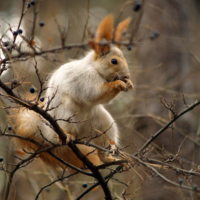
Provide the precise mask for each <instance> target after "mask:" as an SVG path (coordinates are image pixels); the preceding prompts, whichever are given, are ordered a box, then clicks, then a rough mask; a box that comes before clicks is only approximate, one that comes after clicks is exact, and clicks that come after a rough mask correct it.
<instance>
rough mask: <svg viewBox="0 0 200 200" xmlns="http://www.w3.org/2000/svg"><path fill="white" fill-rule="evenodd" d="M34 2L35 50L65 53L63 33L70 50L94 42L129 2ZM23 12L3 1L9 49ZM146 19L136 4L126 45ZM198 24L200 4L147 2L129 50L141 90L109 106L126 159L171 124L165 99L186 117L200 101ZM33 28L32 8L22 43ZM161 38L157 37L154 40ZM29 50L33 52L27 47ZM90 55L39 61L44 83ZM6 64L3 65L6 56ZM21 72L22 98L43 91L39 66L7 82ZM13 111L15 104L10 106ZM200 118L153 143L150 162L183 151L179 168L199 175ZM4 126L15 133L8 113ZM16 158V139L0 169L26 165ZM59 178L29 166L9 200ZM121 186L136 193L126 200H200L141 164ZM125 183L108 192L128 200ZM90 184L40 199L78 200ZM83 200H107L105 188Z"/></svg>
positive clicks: (193, 0)
mask: <svg viewBox="0 0 200 200" xmlns="http://www.w3.org/2000/svg"><path fill="white" fill-rule="evenodd" d="M35 2H36V4H35V7H36V10H37V11H38V14H37V21H36V27H35V37H34V42H35V46H37V47H38V48H42V49H48V48H54V47H58V46H61V45H62V43H61V36H60V31H59V30H62V31H64V33H66V34H65V36H66V41H65V44H70V43H80V42H84V41H87V40H88V39H89V38H90V37H92V35H94V33H95V30H96V28H97V26H98V24H99V22H100V21H101V20H102V19H103V18H104V17H105V16H106V15H107V14H109V13H113V14H114V15H115V16H116V18H117V17H119V14H120V9H121V8H122V7H123V5H124V4H125V2H126V1H124V0H90V1H89V0H74V1H72V0H56V1H55V0H48V1H47V0H36V1H35ZM133 2H134V1H133ZM142 6H143V5H142ZM21 9H22V1H21V0H7V1H3V0H1V1H0V35H1V37H2V35H3V34H5V36H4V37H3V39H2V40H3V41H4V42H5V41H11V40H12V34H11V33H10V31H9V30H8V29H9V25H10V26H11V27H12V29H13V30H16V29H17V26H18V23H19V19H20V15H21ZM139 12H140V11H137V12H135V11H134V10H133V5H132V4H129V5H128V6H126V7H124V9H123V12H122V15H121V17H120V21H121V20H123V19H125V18H126V17H131V18H132V23H131V25H130V27H129V30H128V33H127V40H128V38H129V37H130V35H131V32H132V30H133V28H134V26H135V22H136V20H137V18H138V15H139ZM199 20H200V1H199V0H182V1H179V0H163V1H159V0H148V1H146V3H145V5H144V12H143V15H142V19H141V22H140V24H139V29H138V31H137V34H136V35H135V37H134V41H136V42H137V45H134V46H133V47H132V49H131V50H128V49H127V47H122V51H123V53H124V56H125V58H126V59H127V61H128V64H129V68H130V71H131V76H132V77H131V80H132V82H133V84H134V89H133V90H131V91H129V92H128V93H121V94H120V95H119V96H118V97H117V98H116V99H115V100H113V102H112V103H110V104H109V105H106V106H105V107H106V108H107V109H108V110H109V112H110V113H111V114H112V115H113V116H114V118H115V120H116V122H117V124H118V125H119V129H120V133H121V135H120V141H121V146H122V147H126V146H128V147H126V148H125V149H124V151H127V152H128V153H130V154H134V153H135V152H136V151H137V149H139V148H140V147H141V146H142V145H143V144H144V143H145V142H146V141H147V139H148V138H150V137H151V136H152V135H153V134H155V133H156V132H157V131H158V130H159V129H160V128H162V127H163V126H164V125H166V123H167V122H168V121H170V119H171V118H172V115H171V113H170V112H169V110H167V109H166V108H165V107H164V106H163V105H162V104H161V101H160V97H159V96H161V97H162V98H163V99H165V100H166V102H168V103H169V104H170V103H171V102H174V101H175V103H174V110H175V111H176V112H181V111H182V110H184V109H185V108H186V105H185V103H184V100H185V102H186V104H187V105H191V104H192V103H194V102H195V101H196V100H197V99H200V90H199V79H200V78H199V77H200V50H199V46H200V26H199ZM41 21H42V22H44V23H45V25H44V26H43V27H41V26H40V25H39V23H40V22H41ZM8 23H9V24H8ZM32 23H33V6H32V5H31V7H30V8H29V9H28V8H27V10H26V13H25V17H24V18H23V21H22V25H21V29H22V30H23V35H24V36H26V37H27V38H29V37H31V30H32ZM155 32H156V34H157V36H156V37H154V36H153V35H152V34H155ZM21 41H22V39H21V38H20V37H18V39H17V44H19V43H21ZM22 47H23V48H24V49H26V48H27V47H26V45H24V46H22ZM88 50H89V49H78V48H72V49H70V50H65V51H62V52H61V53H53V54H51V53H50V54H46V55H45V56H40V57H37V58H36V60H37V62H38V66H39V70H40V72H41V74H42V76H43V77H45V76H46V75H48V74H51V73H52V72H53V71H54V70H56V69H57V68H58V67H59V66H60V65H61V64H62V63H65V62H68V61H70V60H71V59H78V58H80V57H83V56H84V54H85V53H86V52H87V51H88ZM1 57H3V54H2V52H1ZM16 71H17V74H18V76H20V77H27V79H26V84H24V85H23V87H22V88H21V90H20V91H18V92H19V93H20V94H25V93H26V92H28V91H29V88H30V86H31V85H34V86H35V87H39V83H38V80H37V77H36V75H35V69H34V60H33V58H30V59H28V60H26V61H21V62H16V63H14V64H13V66H12V68H11V69H9V70H7V71H6V72H5V73H3V75H2V77H1V80H3V81H5V82H8V83H9V82H11V80H12V79H13V78H15V76H16ZM183 93H184V100H183ZM165 100H164V101H165ZM7 103H8V104H9V102H7ZM199 111H200V107H196V108H195V109H194V110H192V111H190V112H189V113H187V114H185V115H184V116H182V117H181V118H180V119H178V120H177V121H176V122H175V123H174V124H173V128H170V129H168V130H166V131H165V132H164V133H162V134H161V135H160V136H159V137H158V138H157V139H156V140H155V141H154V143H155V144H156V146H155V145H152V146H151V147H152V150H151V152H150V153H149V155H148V156H149V157H150V158H155V159H158V160H161V161H163V160H164V159H166V158H167V157H170V156H171V155H175V154H176V153H177V152H178V149H179V148H180V149H181V153H180V155H179V156H178V158H177V159H176V160H175V161H174V162H173V165H174V166H177V167H179V168H183V169H187V170H190V169H193V170H196V171H198V166H199V164H200V158H199V156H198V154H199V145H198V144H199V143H200V129H199V121H200V120H199V119H200V114H199ZM0 125H1V129H2V130H4V129H5V128H6V127H7V125H8V122H7V120H6V116H5V113H4V112H3V111H2V110H0ZM186 136H187V137H186ZM183 141H184V142H183ZM194 141H196V143H194ZM153 146H154V148H153ZM16 153H17V152H16V149H15V147H14V145H13V143H12V141H11V139H10V138H6V137H0V156H1V157H3V158H4V161H3V162H2V163H1V164H2V165H3V166H6V167H7V168H8V169H11V168H12V164H16V163H17V162H19V160H18V159H16V158H15V157H14V154H16ZM18 156H19V155H18ZM23 156H25V155H22V157H23ZM104 173H105V172H104ZM58 174H59V171H55V170H52V169H50V168H49V167H48V166H46V165H45V164H43V163H42V162H41V161H40V160H39V159H34V161H33V162H32V163H30V164H29V165H28V166H26V167H25V168H22V169H20V170H18V171H17V172H16V173H15V175H14V180H13V183H12V186H11V193H10V197H9V199H16V200H24V199H35V197H36V195H37V193H38V192H39V190H40V188H42V187H43V186H45V185H47V184H48V183H50V182H51V181H52V180H54V179H55V178H56V176H57V175H58ZM162 174H163V175H164V176H166V177H167V178H169V179H170V180H172V181H174V182H177V181H178V179H179V178H182V179H183V181H184V184H185V185H187V186H191V187H192V186H193V185H197V186H198V187H200V178H199V177H198V176H189V175H186V174H183V173H177V172H176V171H175V170H166V171H162ZM114 178H115V179H117V180H119V181H120V182H123V183H125V184H128V185H129V187H127V189H126V194H128V195H125V197H126V199H134V200H136V199H137V200H143V199H145V200H153V199H163V200H164V199H170V198H172V199H174V200H178V199H198V198H199V197H198V195H197V194H196V193H194V192H191V191H186V190H181V189H180V188H177V187H173V186H171V185H169V184H167V183H165V182H164V181H163V180H161V179H160V178H158V177H156V176H155V175H154V174H153V173H151V172H150V171H149V170H146V169H145V168H144V167H142V166H140V165H137V164H136V165H135V166H134V167H133V168H132V169H130V170H129V171H127V172H124V173H121V174H117V175H115V176H114ZM7 181H8V180H7V175H6V173H5V172H4V171H2V170H1V171H0V194H3V191H5V185H6V183H7ZM120 182H118V181H116V180H111V181H110V184H109V186H110V188H111V191H112V194H113V195H114V196H115V198H116V199H125V198H123V197H122V193H123V192H124V189H125V188H126V186H125V185H124V184H122V183H120ZM83 183H87V184H88V186H90V185H92V184H93V183H94V179H89V178H88V177H85V176H83V175H78V176H74V177H72V178H70V179H67V180H64V181H63V182H59V183H56V184H54V185H52V186H50V187H48V188H47V189H45V190H44V191H43V192H42V193H41V195H40V197H39V199H41V200H42V199H43V200H45V199H49V200H52V199H56V200H59V199H70V200H72V199H76V197H77V196H78V195H79V194H81V193H82V192H83V191H84V190H85V189H84V188H83V187H82V184H83ZM2 198H3V197H2ZM83 199H97V200H100V199H104V196H103V192H102V190H101V188H100V187H98V188H95V189H94V190H93V191H91V192H90V193H89V194H87V195H86V196H85V197H84V198H83Z"/></svg>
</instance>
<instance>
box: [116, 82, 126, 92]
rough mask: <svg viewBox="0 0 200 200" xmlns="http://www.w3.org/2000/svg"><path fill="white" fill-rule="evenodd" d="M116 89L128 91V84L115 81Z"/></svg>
mask: <svg viewBox="0 0 200 200" xmlns="http://www.w3.org/2000/svg"><path fill="white" fill-rule="evenodd" d="M115 88H116V89H117V90H119V91H126V83H125V82H123V81H121V80H117V81H115Z"/></svg>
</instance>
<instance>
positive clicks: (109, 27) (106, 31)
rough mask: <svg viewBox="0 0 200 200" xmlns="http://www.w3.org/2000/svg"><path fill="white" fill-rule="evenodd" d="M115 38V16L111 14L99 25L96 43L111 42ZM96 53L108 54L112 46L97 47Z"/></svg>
mask: <svg viewBox="0 0 200 200" xmlns="http://www.w3.org/2000/svg"><path fill="white" fill-rule="evenodd" d="M112 36H113V15H112V14H110V15H108V16H107V17H105V18H104V19H103V20H102V21H101V23H100V24H99V27H98V29H97V32H96V37H95V42H96V43H99V42H101V41H102V42H103V41H105V42H109V41H111V40H112ZM94 49H95V51H96V53H97V54H106V53H108V52H109V51H110V46H108V45H98V44H96V45H95V48H94Z"/></svg>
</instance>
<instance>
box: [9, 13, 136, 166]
mask: <svg viewBox="0 0 200 200" xmlns="http://www.w3.org/2000/svg"><path fill="white" fill-rule="evenodd" d="M129 23H130V18H127V19H125V20H124V21H122V22H121V23H119V25H118V26H117V27H116V28H115V29H114V31H113V15H111V14H110V15H108V16H107V17H105V18H104V19H103V20H102V21H101V22H100V24H99V26H98V29H97V31H96V35H95V38H94V39H93V40H90V41H89V45H90V47H91V48H92V50H91V51H90V52H89V53H87V54H86V55H85V57H83V58H82V59H80V60H74V61H71V62H69V63H66V64H64V65H62V66H61V67H60V68H59V69H57V70H56V71H55V73H53V75H52V76H51V78H50V80H49V82H48V85H47V90H46V94H45V99H46V100H48V101H49V102H50V106H51V108H55V109H49V111H48V113H49V114H50V115H51V116H52V117H54V119H64V120H57V122H58V124H59V126H60V127H61V128H62V130H63V131H64V132H65V133H66V134H67V137H68V138H70V137H71V138H73V139H77V140H83V139H85V140H90V142H91V143H94V144H96V145H99V146H102V147H105V148H107V147H108V146H118V145H119V138H118V136H119V131H118V128H117V124H116V123H115V120H114V119H113V117H112V116H111V115H110V114H109V112H108V111H107V110H106V109H105V108H104V106H103V104H106V103H109V102H110V101H111V100H112V99H113V98H115V97H116V96H117V95H118V94H119V93H120V92H121V91H127V90H129V89H132V88H133V84H132V82H131V80H130V72H129V68H128V64H127V61H126V59H125V58H124V56H123V53H122V51H121V50H120V43H121V42H122V41H123V36H124V33H125V31H126V29H127V27H128V25H129ZM102 41H107V42H111V41H115V44H110V45H103V44H101V42H102ZM46 100H45V102H43V103H41V104H42V105H43V107H44V108H45V106H47V104H48V103H47V102H48V101H46ZM48 106H49V105H48ZM41 107H42V106H41ZM10 119H11V121H12V126H13V129H14V130H15V132H16V134H17V135H20V136H24V137H26V138H29V139H33V140H35V141H37V142H38V143H40V144H42V145H43V146H50V144H52V143H53V144H57V143H58V137H57V134H56V133H55V131H54V130H53V129H52V128H51V127H50V126H48V125H47V122H45V120H44V119H42V117H41V116H39V115H38V114H37V113H35V112H34V111H31V110H27V109H24V108H20V109H18V110H17V111H15V112H14V113H13V115H11V117H10ZM66 119H70V120H68V122H66V121H65V120H66ZM72 122H74V123H72ZM14 142H15V143H16V145H17V146H18V147H20V148H23V149H26V150H27V151H28V150H29V151H30V150H38V149H39V147H38V146H37V145H35V144H33V143H31V142H29V141H26V140H21V139H18V138H15V139H14ZM77 146H78V148H79V149H80V151H81V152H82V153H83V154H84V155H87V158H88V159H89V160H90V161H91V162H92V163H93V164H94V165H99V164H101V163H106V162H110V161H114V157H112V156H111V155H110V154H107V153H105V152H103V151H100V150H96V151H94V148H93V147H88V146H86V145H81V144H79V145H77ZM51 151H52V153H54V154H55V155H57V156H58V157H59V158H61V159H63V160H65V161H66V162H68V163H70V164H72V165H74V166H76V167H80V168H82V167H83V163H82V161H81V160H79V159H78V158H77V157H76V155H75V154H74V153H73V151H72V150H71V149H70V148H69V147H68V146H67V145H63V146H59V147H56V148H54V149H52V150H51ZM39 156H40V158H41V159H42V160H43V161H44V162H45V163H47V164H48V165H50V166H52V167H57V166H61V165H62V164H61V163H60V162H59V161H58V160H56V159H55V158H53V157H52V156H50V155H49V154H48V153H46V152H43V153H40V154H39Z"/></svg>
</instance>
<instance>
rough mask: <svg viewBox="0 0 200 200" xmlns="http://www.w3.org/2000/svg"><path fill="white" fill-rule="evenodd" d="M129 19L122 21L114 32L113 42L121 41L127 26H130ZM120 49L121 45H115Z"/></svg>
mask: <svg viewBox="0 0 200 200" xmlns="http://www.w3.org/2000/svg"><path fill="white" fill-rule="evenodd" d="M130 21H131V18H130V17H129V18H127V19H125V20H124V21H122V22H121V23H120V24H119V25H118V26H117V27H116V29H115V30H114V38H113V40H114V41H117V42H121V41H122V40H123V36H124V35H125V34H126V30H127V27H128V25H129V24H130ZM116 46H117V47H119V48H120V46H121V45H119V44H118V45H116Z"/></svg>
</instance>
